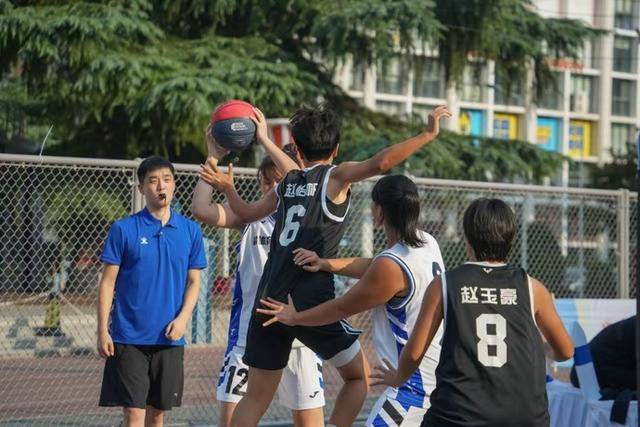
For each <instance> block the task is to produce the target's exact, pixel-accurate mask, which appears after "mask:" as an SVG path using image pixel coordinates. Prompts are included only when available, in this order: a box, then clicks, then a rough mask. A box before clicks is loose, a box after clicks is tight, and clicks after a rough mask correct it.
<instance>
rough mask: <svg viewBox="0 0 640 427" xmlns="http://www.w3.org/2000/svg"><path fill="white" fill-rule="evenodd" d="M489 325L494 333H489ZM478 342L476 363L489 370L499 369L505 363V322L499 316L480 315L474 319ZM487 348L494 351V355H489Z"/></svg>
mask: <svg viewBox="0 0 640 427" xmlns="http://www.w3.org/2000/svg"><path fill="white" fill-rule="evenodd" d="M489 325H492V326H493V329H494V331H495V332H493V331H492V333H489ZM476 335H477V336H478V338H479V339H480V341H478V361H479V362H480V363H482V364H483V365H484V366H486V367H489V368H500V367H501V366H502V365H504V364H505V363H507V343H506V342H504V339H505V338H506V337H507V321H506V319H505V318H504V317H502V316H501V315H499V314H488V313H484V314H481V315H480V316H478V317H477V318H476ZM489 346H491V347H493V348H494V349H495V355H489Z"/></svg>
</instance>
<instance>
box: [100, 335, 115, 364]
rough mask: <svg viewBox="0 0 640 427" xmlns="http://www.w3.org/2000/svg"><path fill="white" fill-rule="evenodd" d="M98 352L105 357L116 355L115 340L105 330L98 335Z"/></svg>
mask: <svg viewBox="0 0 640 427" xmlns="http://www.w3.org/2000/svg"><path fill="white" fill-rule="evenodd" d="M98 354H100V357H104V358H105V359H106V358H107V357H110V356H115V354H116V351H115V346H114V345H113V340H112V339H111V335H109V333H108V332H104V333H101V334H99V335H98Z"/></svg>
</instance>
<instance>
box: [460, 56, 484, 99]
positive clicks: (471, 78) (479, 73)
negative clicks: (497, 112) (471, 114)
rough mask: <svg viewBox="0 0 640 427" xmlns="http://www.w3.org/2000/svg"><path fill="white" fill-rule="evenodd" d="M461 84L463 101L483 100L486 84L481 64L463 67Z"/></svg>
mask: <svg viewBox="0 0 640 427" xmlns="http://www.w3.org/2000/svg"><path fill="white" fill-rule="evenodd" d="M462 85H463V87H462V100H463V101H470V102H484V100H485V99H486V89H487V86H486V77H485V73H484V69H483V67H482V64H473V65H470V66H467V67H466V68H465V70H464V77H463V81H462Z"/></svg>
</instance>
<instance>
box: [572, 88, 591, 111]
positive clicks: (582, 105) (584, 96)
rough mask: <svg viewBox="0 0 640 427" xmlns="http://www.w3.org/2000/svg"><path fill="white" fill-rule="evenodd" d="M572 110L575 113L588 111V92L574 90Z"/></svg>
mask: <svg viewBox="0 0 640 427" xmlns="http://www.w3.org/2000/svg"><path fill="white" fill-rule="evenodd" d="M573 111H574V112H576V113H588V112H589V94H588V93H587V92H583V91H580V92H576V93H575V95H574V96H573Z"/></svg>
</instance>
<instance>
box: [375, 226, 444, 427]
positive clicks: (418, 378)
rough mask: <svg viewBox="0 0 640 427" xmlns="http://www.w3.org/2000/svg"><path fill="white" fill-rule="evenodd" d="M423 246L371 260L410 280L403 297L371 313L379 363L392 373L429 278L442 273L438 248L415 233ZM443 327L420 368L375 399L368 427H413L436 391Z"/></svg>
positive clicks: (398, 247) (403, 247)
mask: <svg viewBox="0 0 640 427" xmlns="http://www.w3.org/2000/svg"><path fill="white" fill-rule="evenodd" d="M418 233H419V235H420V237H422V239H423V240H424V241H425V244H424V246H422V247H419V248H412V247H409V246H407V245H405V244H404V243H400V242H398V243H396V244H395V245H393V246H392V247H391V248H389V249H387V250H385V251H383V252H381V253H380V254H379V255H378V256H377V257H376V258H380V257H385V258H389V259H391V260H392V261H394V262H395V263H397V264H398V265H399V266H400V267H401V268H402V271H404V274H405V275H406V277H407V278H408V279H409V280H408V281H409V290H408V292H407V294H406V295H403V296H395V297H394V298H392V299H391V300H390V301H389V302H387V303H386V304H384V305H381V306H378V307H376V308H374V309H373V310H372V311H373V316H372V317H373V335H374V344H375V350H376V354H377V356H378V358H379V359H380V361H382V359H386V360H388V361H389V362H390V363H391V364H392V365H393V366H394V367H395V368H397V367H398V357H399V356H400V352H401V351H402V349H403V348H404V346H405V344H406V343H407V340H408V339H409V335H410V334H411V331H412V330H413V327H414V325H415V323H416V320H417V319H418V314H419V313H420V306H421V305H422V298H423V296H424V293H425V291H426V290H427V287H428V286H429V284H430V283H431V281H432V280H433V279H434V277H436V276H438V275H440V274H442V273H443V272H444V262H443V261H442V254H441V253H440V247H439V246H438V242H436V239H434V238H433V236H431V235H430V234H428V233H426V232H424V231H418ZM441 337H442V325H441V326H440V328H439V329H438V332H437V333H436V336H435V337H434V339H433V341H432V343H431V345H430V346H429V348H428V349H427V352H426V353H425V356H424V358H423V360H422V362H421V363H420V368H419V369H418V370H417V371H416V372H415V373H414V374H413V375H412V376H411V378H409V380H408V381H407V382H406V383H405V384H403V385H402V386H401V387H399V388H393V387H388V388H387V389H386V390H385V391H384V392H383V393H382V395H381V396H380V398H379V399H378V401H377V402H376V403H375V405H374V406H373V408H372V410H371V414H370V415H369V418H368V419H367V423H366V425H367V426H418V425H420V423H421V422H422V418H423V417H424V414H425V412H426V411H427V409H428V408H429V396H430V394H431V392H432V391H433V390H434V389H435V386H436V375H435V371H436V367H437V366H438V361H439V359H440V340H441Z"/></svg>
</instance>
